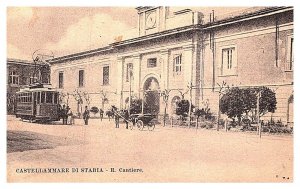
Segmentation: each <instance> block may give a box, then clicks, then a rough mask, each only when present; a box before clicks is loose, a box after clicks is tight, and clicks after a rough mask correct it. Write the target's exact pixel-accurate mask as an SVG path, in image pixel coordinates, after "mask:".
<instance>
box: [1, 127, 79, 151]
mask: <svg viewBox="0 0 300 189" xmlns="http://www.w3.org/2000/svg"><path fill="white" fill-rule="evenodd" d="M82 143H83V142H81V141H77V140H73V139H70V138H67V137H59V136H52V135H46V134H39V133H35V132H29V131H7V153H12V152H23V151H28V150H40V149H53V148H55V147H58V146H68V145H78V144H82Z"/></svg>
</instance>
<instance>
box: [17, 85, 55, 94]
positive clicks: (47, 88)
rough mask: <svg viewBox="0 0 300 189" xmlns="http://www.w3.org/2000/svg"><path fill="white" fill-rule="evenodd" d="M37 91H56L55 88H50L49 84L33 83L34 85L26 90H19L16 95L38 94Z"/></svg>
mask: <svg viewBox="0 0 300 189" xmlns="http://www.w3.org/2000/svg"><path fill="white" fill-rule="evenodd" d="M38 91H48V92H57V90H56V89H55V88H52V86H51V84H40V83H35V84H31V85H29V86H28V87H26V88H23V89H20V91H19V92H17V93H24V92H38Z"/></svg>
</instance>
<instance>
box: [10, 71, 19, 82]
mask: <svg viewBox="0 0 300 189" xmlns="http://www.w3.org/2000/svg"><path fill="white" fill-rule="evenodd" d="M8 82H9V84H16V85H18V84H19V75H18V73H17V71H15V70H13V71H10V72H9V81H8Z"/></svg>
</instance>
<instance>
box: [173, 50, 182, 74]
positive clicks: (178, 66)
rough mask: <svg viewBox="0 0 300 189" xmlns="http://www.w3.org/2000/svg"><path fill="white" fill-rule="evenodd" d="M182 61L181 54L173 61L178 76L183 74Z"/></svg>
mask: <svg viewBox="0 0 300 189" xmlns="http://www.w3.org/2000/svg"><path fill="white" fill-rule="evenodd" d="M181 60H182V55H181V54H180V55H178V54H177V55H175V56H174V59H173V63H174V72H175V73H177V74H179V73H181V69H182V67H181V65H182V64H181Z"/></svg>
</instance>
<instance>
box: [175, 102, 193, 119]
mask: <svg viewBox="0 0 300 189" xmlns="http://www.w3.org/2000/svg"><path fill="white" fill-rule="evenodd" d="M189 108H190V102H189V101H188V100H185V99H182V100H180V101H179V102H178V105H177V107H176V114H177V115H181V116H182V117H183V118H185V117H187V116H188V114H189ZM194 108H195V106H194V105H193V104H192V108H191V109H194Z"/></svg>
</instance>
